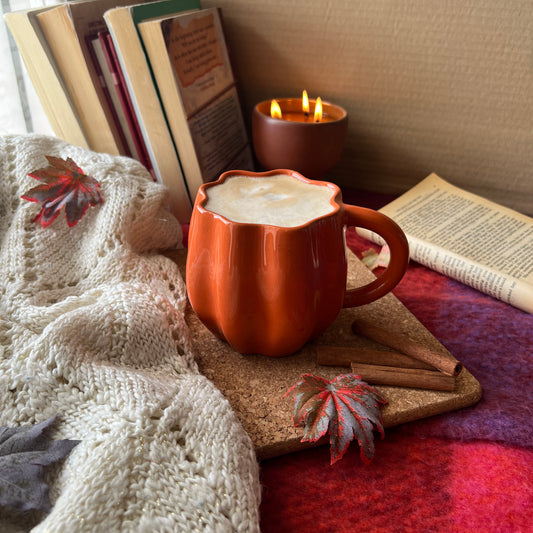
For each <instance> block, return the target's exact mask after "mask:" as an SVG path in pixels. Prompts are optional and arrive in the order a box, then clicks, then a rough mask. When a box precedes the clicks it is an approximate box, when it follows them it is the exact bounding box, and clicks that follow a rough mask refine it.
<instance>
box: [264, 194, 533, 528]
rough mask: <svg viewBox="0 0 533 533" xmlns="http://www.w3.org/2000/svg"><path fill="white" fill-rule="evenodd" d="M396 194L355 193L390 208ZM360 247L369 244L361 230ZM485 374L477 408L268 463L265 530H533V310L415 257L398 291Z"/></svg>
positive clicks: (353, 243)
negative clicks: (367, 455)
mask: <svg viewBox="0 0 533 533" xmlns="http://www.w3.org/2000/svg"><path fill="white" fill-rule="evenodd" d="M389 200H390V197H385V196H379V195H371V194H359V195H358V194H357V193H353V192H349V193H346V194H345V201H346V202H352V203H358V204H359V205H365V206H367V207H372V208H379V207H380V206H381V205H383V204H384V203H387V202H388V201H389ZM347 242H348V245H349V246H350V247H351V248H352V249H353V250H354V251H355V252H356V253H358V254H360V253H361V252H362V251H363V250H365V249H368V248H369V247H370V246H372V245H371V243H369V242H368V241H365V240H364V239H361V238H359V237H358V236H357V235H356V234H355V232H354V231H351V230H349V231H348V235H347ZM394 293H395V295H396V296H397V297H398V298H399V299H400V300H401V301H402V303H403V304H404V305H405V306H406V307H407V308H408V309H409V310H410V311H411V312H412V313H413V314H414V315H415V316H416V317H417V318H418V319H419V320H420V321H421V322H422V323H423V324H424V325H425V327H427V328H428V329H429V331H431V333H432V334H433V335H435V337H437V338H438V339H439V340H440V341H441V342H442V343H443V344H444V345H445V346H446V347H447V348H448V349H449V350H450V351H451V352H452V353H453V354H454V355H455V356H456V357H457V358H458V359H459V360H461V361H462V362H463V363H464V364H465V366H466V368H468V370H469V371H470V372H471V373H472V374H473V375H474V376H475V377H476V378H477V379H478V380H479V382H480V383H481V386H482V388H483V398H482V399H481V401H480V402H479V403H478V404H477V405H475V406H473V407H470V408H467V409H462V410H460V411H456V412H452V413H446V414H443V415H440V416H436V417H432V418H428V419H424V420H420V421H417V422H413V423H410V424H405V425H403V426H399V427H396V428H388V429H386V431H385V438H384V439H383V440H380V438H379V435H378V434H377V433H376V455H375V457H374V460H373V461H372V462H371V463H370V465H368V466H367V465H365V464H363V463H362V461H361V460H360V457H359V450H358V449H357V444H355V443H353V444H352V445H351V446H350V448H349V450H348V452H347V453H346V455H345V456H344V458H343V459H342V460H340V461H338V462H337V463H335V464H334V465H330V464H329V449H328V447H327V446H322V447H319V448H314V449H310V450H305V451H302V452H298V453H293V454H290V455H286V456H283V457H279V458H276V459H271V460H269V461H264V462H263V463H262V464H261V476H262V478H261V479H262V486H263V500H262V504H261V521H262V522H261V525H262V531H263V533H270V532H273V533H274V532H275V533H283V532H291V533H300V532H301V533H308V532H317V533H319V532H328V533H331V532H352V531H362V532H365V533H366V532H373V531H379V532H402V533H404V532H426V531H431V532H443V533H444V532H446V533H448V532H476V533H477V532H481V531H483V532H489V533H490V532H498V533H507V532H508V533H516V532H523V533H527V532H533V425H532V422H531V420H532V419H533V385H532V377H533V372H532V369H533V315H531V314H528V313H524V312H522V311H520V310H518V309H515V308H513V307H511V306H509V305H507V304H504V303H502V302H500V301H497V300H495V299H493V298H491V297H489V296H486V295H484V294H482V293H480V292H478V291H476V290H474V289H471V288H470V287H466V286H464V285H462V284H461V283H459V282H456V281H454V280H451V279H449V278H447V277H445V276H442V275H440V274H438V273H436V272H433V271H431V270H429V269H427V268H425V267H423V266H421V265H419V264H417V263H414V262H411V264H410V266H409V269H408V272H407V274H406V275H405V277H404V279H403V280H402V281H401V282H400V284H399V285H398V287H397V288H396V289H395V291H394Z"/></svg>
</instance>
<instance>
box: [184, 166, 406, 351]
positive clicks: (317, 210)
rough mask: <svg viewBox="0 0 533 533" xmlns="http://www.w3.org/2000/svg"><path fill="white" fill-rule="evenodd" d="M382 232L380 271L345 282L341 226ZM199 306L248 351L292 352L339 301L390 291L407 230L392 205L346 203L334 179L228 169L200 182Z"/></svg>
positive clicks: (194, 234)
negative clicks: (386, 260) (386, 251)
mask: <svg viewBox="0 0 533 533" xmlns="http://www.w3.org/2000/svg"><path fill="white" fill-rule="evenodd" d="M347 225H352V226H358V227H363V228H366V229H369V230H371V231H374V232H376V233H378V234H379V235H381V236H382V237H383V238H384V239H385V241H386V242H387V244H388V245H389V248H390V251H391V261H390V264H389V266H388V267H387V268H386V270H385V271H384V272H383V274H382V275H381V276H380V277H378V278H376V279H375V280H373V281H372V282H371V283H368V284H366V285H364V286H362V287H358V288H356V289H350V290H346V274H347V262H346V255H345V242H344V233H343V230H344V227H345V226H347ZM188 248H189V249H188V255H187V267H186V285H187V292H188V296H189V300H190V303H191V306H192V308H193V309H194V311H195V312H196V314H197V315H198V317H199V319H200V320H201V321H202V322H203V323H204V324H205V325H206V327H207V328H208V329H209V330H210V331H212V332H213V333H214V334H215V335H217V336H218V337H219V338H221V339H223V340H225V341H227V342H228V343H229V344H230V345H231V346H232V347H233V348H234V349H235V350H237V351H238V352H241V353H259V354H264V355H269V356H273V357H279V356H285V355H290V354H292V353H294V352H296V351H298V350H299V349H300V348H301V347H302V346H303V345H304V344H305V343H306V342H307V341H309V340H311V339H314V338H316V337H317V336H319V335H320V334H321V333H322V332H323V331H324V330H325V329H326V328H327V327H328V326H329V325H330V324H331V323H332V322H333V321H334V320H335V318H336V317H337V315H338V313H339V311H340V310H341V308H342V307H354V306H359V305H364V304H367V303H370V302H372V301H374V300H376V299H378V298H381V297H382V296H384V295H385V294H387V293H388V292H390V291H391V290H392V289H393V288H394V287H395V286H396V285H397V283H398V282H399V281H400V280H401V278H402V277H403V274H404V273H405V270H406V268H407V263H408V260H409V248H408V244H407V239H406V237H405V235H404V233H403V232H402V230H401V229H400V228H399V226H398V225H397V224H396V223H395V222H394V221H392V220H391V219H390V218H388V217H386V216H385V215H383V214H381V213H379V212H377V211H373V210H371V209H366V208H362V207H356V206H351V205H347V204H344V203H343V202H342V195H341V191H340V189H339V188H338V187H337V186H336V185H334V184H333V183H328V182H324V181H316V180H308V179H306V178H304V177H303V176H301V175H300V174H298V173H297V172H295V171H292V170H285V169H281V170H274V171H270V172H263V173H253V172H247V171H238V170H234V171H229V172H225V173H224V174H222V176H221V177H220V178H219V179H218V180H217V181H216V182H212V183H206V184H204V185H202V186H201V187H200V190H199V192H198V195H197V197H196V201H195V205H194V208H193V215H192V219H191V225H190V231H189V244H188Z"/></svg>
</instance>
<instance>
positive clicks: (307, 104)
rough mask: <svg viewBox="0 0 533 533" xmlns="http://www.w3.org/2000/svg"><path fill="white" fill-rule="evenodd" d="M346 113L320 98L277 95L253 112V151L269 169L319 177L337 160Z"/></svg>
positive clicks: (346, 119) (305, 94)
mask: <svg viewBox="0 0 533 533" xmlns="http://www.w3.org/2000/svg"><path fill="white" fill-rule="evenodd" d="M347 127H348V114H347V113H346V111H345V110H344V109H343V108H342V107H340V106H338V105H335V104H331V103H329V102H323V101H322V99H321V98H317V99H316V100H310V99H309V98H308V96H307V92H306V91H303V94H302V98H277V99H273V100H265V101H263V102H260V103H258V104H257V105H256V106H255V108H254V111H253V114H252V136H253V145H254V152H255V155H256V157H257V160H258V161H259V163H260V164H261V165H262V166H263V167H264V168H265V169H268V170H271V169H276V168H287V169H292V170H296V171H298V172H300V173H301V174H303V175H304V176H306V177H308V178H318V177H320V176H323V175H324V173H325V172H327V171H329V170H330V169H331V168H332V167H333V166H334V165H335V163H336V162H337V161H338V159H339V157H340V154H341V151H342V147H343V145H344V141H345V138H346V131H347Z"/></svg>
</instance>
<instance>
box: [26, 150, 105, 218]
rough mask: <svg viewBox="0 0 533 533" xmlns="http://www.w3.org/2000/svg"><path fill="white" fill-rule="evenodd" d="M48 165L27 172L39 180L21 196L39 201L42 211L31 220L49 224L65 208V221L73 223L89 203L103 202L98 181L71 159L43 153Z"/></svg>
mask: <svg viewBox="0 0 533 533" xmlns="http://www.w3.org/2000/svg"><path fill="white" fill-rule="evenodd" d="M45 157H46V159H47V160H48V163H50V164H49V166H47V167H44V168H39V169H37V170H34V171H33V172H30V173H29V174H28V176H30V177H32V178H35V179H36V180H39V181H41V182H42V184H41V185H37V187H33V188H32V189H30V190H29V191H28V192H26V193H25V194H23V195H22V196H21V198H22V199H24V200H29V201H30V202H38V203H40V204H42V205H41V210H40V211H39V213H37V215H36V217H35V218H34V219H33V220H32V222H40V223H41V226H42V227H43V228H46V226H49V225H50V224H51V223H52V222H53V221H54V220H55V219H56V218H57V216H58V215H59V213H60V211H61V209H62V208H63V207H65V213H66V216H67V224H68V225H69V226H70V227H72V226H75V225H76V224H77V223H78V221H79V220H80V219H81V217H82V216H83V215H84V214H85V211H87V208H88V207H89V206H90V205H97V204H101V203H102V202H103V198H102V195H101V194H100V190H99V189H100V184H99V183H98V182H97V181H96V180H95V179H94V178H93V177H92V176H87V175H86V174H84V172H83V170H82V169H81V168H80V167H79V166H78V165H77V164H76V163H75V162H74V161H73V160H72V159H71V158H70V157H67V159H66V160H64V159H61V158H59V157H52V156H48V155H47V156H45Z"/></svg>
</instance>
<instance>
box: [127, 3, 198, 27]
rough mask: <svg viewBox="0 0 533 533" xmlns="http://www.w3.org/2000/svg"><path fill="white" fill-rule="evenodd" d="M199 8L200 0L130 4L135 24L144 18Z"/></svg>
mask: <svg viewBox="0 0 533 533" xmlns="http://www.w3.org/2000/svg"><path fill="white" fill-rule="evenodd" d="M201 8H202V6H201V5H200V0H161V1H159V2H149V3H147V4H137V5H135V6H132V7H131V14H132V18H133V21H134V22H135V24H139V22H142V21H143V20H146V19H150V18H154V17H161V16H163V15H172V14H173V13H179V12H180V11H188V10H189V9H201Z"/></svg>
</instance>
